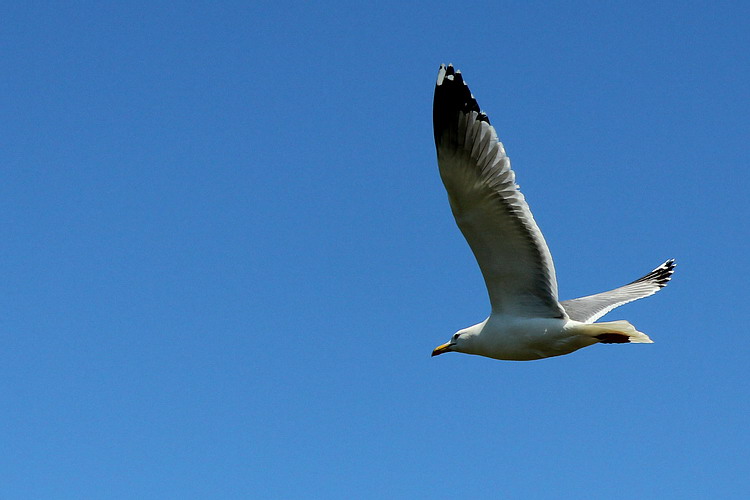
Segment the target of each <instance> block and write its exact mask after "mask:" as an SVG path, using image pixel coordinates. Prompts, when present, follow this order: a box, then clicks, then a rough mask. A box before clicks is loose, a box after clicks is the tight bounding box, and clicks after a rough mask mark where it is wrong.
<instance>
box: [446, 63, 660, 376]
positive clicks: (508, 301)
mask: <svg viewBox="0 0 750 500" xmlns="http://www.w3.org/2000/svg"><path fill="white" fill-rule="evenodd" d="M433 125H434V132H435V147H436V148H437V160H438V167H439V170H440V177H441V178H442V180H443V184H444V185H445V189H446V191H447V192H448V201H449V202H450V206H451V210H452V212H453V216H454V217H455V219H456V223H457V224H458V227H459V229H460V230H461V232H462V233H463V235H464V237H465V238H466V241H467V242H468V243H469V246H470V247H471V250H472V251H473V252H474V256H475V257H476V260H477V263H478V264H479V268H480V269H481V271H482V275H483V276H484V281H485V284H486V285H487V291H488V293H489V297H490V304H491V306H492V312H491V314H490V316H489V317H488V318H487V319H485V320H484V321H482V322H481V323H478V324H476V325H473V326H470V327H468V328H464V329H462V330H459V331H458V332H456V333H455V334H454V335H453V336H452V337H451V339H450V340H449V341H448V342H446V343H445V344H443V345H440V346H438V347H436V348H435V350H433V351H432V355H433V356H437V355H438V354H443V353H446V352H451V351H455V352H463V353H466V354H476V355H479V356H486V357H489V358H495V359H505V360H518V361H525V360H533V359H541V358H549V357H552V356H560V355H563V354H569V353H571V352H573V351H576V350H578V349H581V348H582V347H586V346H590V345H593V344H596V343H604V344H622V343H651V342H652V340H651V339H650V338H649V337H648V335H646V334H645V333H642V332H639V331H638V330H636V329H635V327H634V326H633V325H631V324H630V323H629V322H628V321H624V320H620V321H607V322H601V323H596V320H598V319H599V318H601V317H602V316H603V315H605V314H606V313H608V312H609V311H611V310H612V309H614V308H616V307H619V306H621V305H623V304H627V303H628V302H632V301H634V300H637V299H641V298H644V297H648V296H649V295H653V294H654V293H656V292H657V291H659V290H660V289H661V288H663V287H664V286H666V285H667V282H668V281H669V280H670V278H671V276H672V273H673V272H674V267H675V262H674V259H670V260H668V261H666V262H665V263H663V264H662V265H660V266H659V267H657V268H656V269H654V270H653V271H651V272H650V273H648V274H646V275H645V276H643V277H642V278H639V279H637V280H635V281H633V282H632V283H629V284H627V285H624V286H621V287H619V288H615V289H614V290H610V291H608V292H603V293H598V294H595V295H589V296H586V297H581V298H579V299H573V300H565V301H562V302H560V301H558V298H557V279H556V278H555V267H554V265H553V263H552V256H551V255H550V251H549V248H547V243H546V242H545V240H544V236H543V235H542V232H541V231H540V230H539V227H538V226H537V224H536V222H535V221H534V217H533V216H532V215H531V210H530V209H529V206H528V204H527V203H526V199H525V198H524V196H523V194H521V191H520V190H519V188H518V185H516V176H515V173H514V172H513V170H511V168H510V159H509V158H508V156H507V155H506V154H505V149H504V148H503V145H502V143H501V142H500V141H499V140H498V138H497V134H496V133H495V129H494V127H492V125H490V120H489V118H488V117H487V115H486V114H485V113H483V112H482V110H481V109H479V105H478V104H477V101H476V99H474V96H473V95H472V94H471V92H470V91H469V87H468V86H467V85H466V83H465V82H464V80H463V77H462V76H461V72H460V71H456V70H454V68H453V66H452V65H450V64H449V65H448V66H447V67H446V66H445V65H441V66H440V70H439V72H438V77H437V84H436V86H435V98H434V102H433Z"/></svg>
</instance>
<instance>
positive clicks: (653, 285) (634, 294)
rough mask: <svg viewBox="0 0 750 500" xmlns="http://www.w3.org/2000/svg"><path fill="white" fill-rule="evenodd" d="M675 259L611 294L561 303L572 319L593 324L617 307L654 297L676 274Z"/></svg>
mask: <svg viewBox="0 0 750 500" xmlns="http://www.w3.org/2000/svg"><path fill="white" fill-rule="evenodd" d="M674 267H675V262H674V259H669V260H668V261H666V262H665V263H664V264H662V265H660V266H659V267H657V268H656V269H654V270H653V271H651V272H650V273H648V274H647V275H646V276H643V277H642V278H638V279H637V280H635V281H633V282H632V283H628V284H627V285H625V286H621V287H620V288H615V289H614V290H610V291H609V292H602V293H597V294H596V295H588V296H586V297H581V298H580V299H573V300H565V301H563V302H561V304H562V306H563V307H564V308H565V312H567V313H568V316H570V319H573V320H576V321H580V322H582V323H593V322H594V321H596V320H597V319H599V318H601V317H602V316H604V315H605V314H607V313H608V312H609V311H611V310H612V309H614V308H615V307H619V306H621V305H623V304H627V303H628V302H633V301H634V300H638V299H642V298H644V297H648V296H649V295H653V294H655V293H656V292H658V291H659V290H661V289H662V288H664V287H665V286H667V283H669V280H670V279H671V278H672V273H673V272H674Z"/></svg>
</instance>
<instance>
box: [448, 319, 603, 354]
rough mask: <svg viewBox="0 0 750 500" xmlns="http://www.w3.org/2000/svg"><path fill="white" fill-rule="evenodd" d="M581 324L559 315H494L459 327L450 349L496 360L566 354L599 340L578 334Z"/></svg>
mask: <svg viewBox="0 0 750 500" xmlns="http://www.w3.org/2000/svg"><path fill="white" fill-rule="evenodd" d="M580 326H581V323H579V322H578V321H572V320H569V319H558V318H522V317H517V316H507V315H503V314H495V315H492V316H490V317H489V318H487V319H486V320H484V321H482V322H481V323H479V324H476V325H474V326H470V327H469V328H466V329H464V330H461V332H462V335H461V337H460V339H459V342H458V343H457V345H456V346H455V347H454V348H453V350H455V351H458V352H463V353H466V354H477V355H480V356H486V357H489V358H495V359H505V360H512V361H529V360H533V359H541V358H549V357H552V356H560V355H562V354H569V353H571V352H573V351H576V350H578V349H580V348H582V347H586V346H589V345H591V344H595V343H596V342H598V341H597V340H596V339H595V338H593V337H591V336H589V335H585V334H580V333H577V330H579V329H580Z"/></svg>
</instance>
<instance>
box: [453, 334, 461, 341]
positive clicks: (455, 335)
mask: <svg viewBox="0 0 750 500" xmlns="http://www.w3.org/2000/svg"><path fill="white" fill-rule="evenodd" d="M460 336H461V334H460V333H456V334H454V335H453V338H452V339H451V342H455V341H456V340H458V337H460Z"/></svg>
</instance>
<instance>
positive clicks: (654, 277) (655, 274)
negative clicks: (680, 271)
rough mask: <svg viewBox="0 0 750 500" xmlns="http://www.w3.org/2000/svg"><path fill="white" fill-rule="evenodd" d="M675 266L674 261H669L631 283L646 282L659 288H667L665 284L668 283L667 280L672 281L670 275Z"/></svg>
mask: <svg viewBox="0 0 750 500" xmlns="http://www.w3.org/2000/svg"><path fill="white" fill-rule="evenodd" d="M676 266H677V263H676V262H675V260H674V259H669V260H668V261H666V262H665V263H663V264H662V265H660V266H659V267H657V268H656V269H654V270H653V271H651V272H650V273H648V274H647V275H646V276H643V277H642V278H638V279H637V280H635V281H634V282H633V283H642V282H644V281H648V282H650V283H653V284H654V285H656V286H658V287H659V288H664V287H665V286H667V283H669V280H671V279H672V274H674V268H675V267H676Z"/></svg>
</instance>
